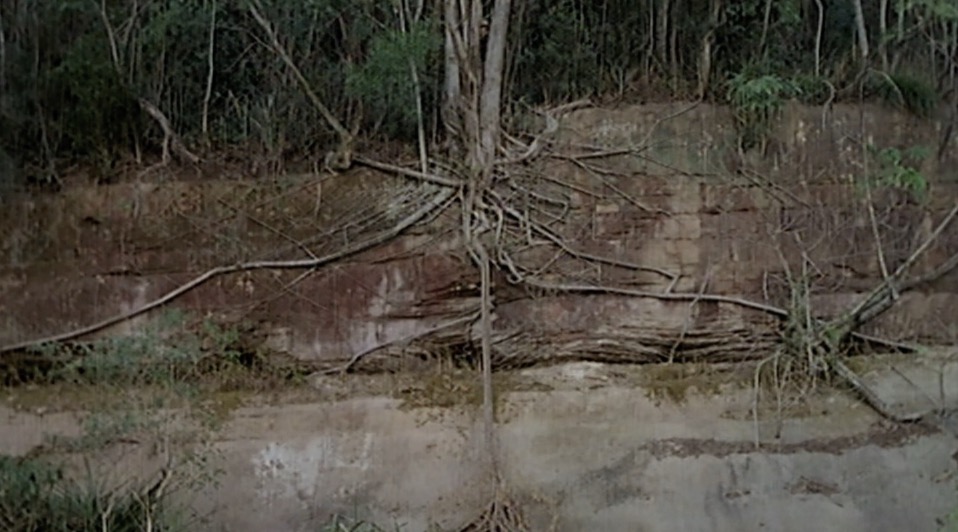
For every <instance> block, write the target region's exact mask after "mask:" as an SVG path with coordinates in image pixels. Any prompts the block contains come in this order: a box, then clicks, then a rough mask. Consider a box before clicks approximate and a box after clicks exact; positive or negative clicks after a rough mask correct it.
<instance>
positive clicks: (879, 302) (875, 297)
mask: <svg viewBox="0 0 958 532" xmlns="http://www.w3.org/2000/svg"><path fill="white" fill-rule="evenodd" d="M955 217H958V203H956V204H955V206H954V207H953V208H952V209H951V211H949V212H948V214H947V215H946V216H945V218H944V219H943V220H942V221H941V223H939V224H938V227H936V228H935V230H934V231H932V233H931V235H929V236H928V238H927V239H925V241H924V242H922V243H921V245H920V246H918V248H917V249H915V251H914V252H912V254H911V255H910V256H909V257H908V258H907V259H905V261H904V262H903V263H902V264H901V265H900V266H899V267H898V268H897V269H896V270H895V272H894V273H892V274H890V275H888V276H887V277H885V278H884V279H883V280H882V282H881V283H880V284H879V285H878V286H876V287H875V288H873V289H872V290H871V292H869V293H868V295H867V296H865V298H864V299H862V301H861V302H860V303H859V304H858V305H856V306H855V307H854V308H853V309H852V310H851V311H849V312H848V313H846V314H845V315H844V316H841V317H840V318H838V319H836V320H833V321H832V322H831V323H830V324H829V326H828V329H829V330H832V331H834V333H833V338H832V339H831V341H832V342H833V343H838V342H840V341H841V340H842V339H843V337H845V336H847V335H848V333H849V332H851V331H853V330H854V329H855V328H857V327H859V326H861V325H862V324H864V323H865V322H867V321H869V320H872V319H874V318H876V317H877V316H879V315H880V314H882V313H883V312H885V311H886V310H888V309H889V308H891V307H892V305H894V303H895V301H896V300H897V299H898V297H899V295H900V294H901V293H902V291H904V290H905V289H907V288H909V287H914V286H916V284H905V285H902V286H898V285H899V283H900V282H901V281H902V279H903V277H904V276H905V274H906V273H907V272H908V269H909V268H911V266H912V265H913V264H914V263H915V262H916V261H917V260H918V259H919V258H920V257H921V256H922V255H924V253H925V252H926V251H927V250H928V248H930V247H931V246H932V244H934V243H935V241H937V240H938V238H939V237H940V236H941V234H942V233H944V231H945V229H947V228H948V226H949V225H950V224H951V222H952V221H953V220H954V219H955ZM956 265H958V257H952V259H950V260H949V261H947V262H946V264H945V266H950V267H951V268H952V269H953V268H954V267H955V266H956ZM948 271H950V270H949V269H948V268H936V269H935V270H934V271H933V272H932V273H935V274H939V276H940V275H944V274H946V273H948ZM931 280H934V278H929V279H923V280H922V282H928V281H931Z"/></svg>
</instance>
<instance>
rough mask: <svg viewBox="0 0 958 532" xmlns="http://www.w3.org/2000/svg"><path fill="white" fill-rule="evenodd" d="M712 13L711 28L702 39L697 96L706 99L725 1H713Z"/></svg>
mask: <svg viewBox="0 0 958 532" xmlns="http://www.w3.org/2000/svg"><path fill="white" fill-rule="evenodd" d="M711 4H712V12H711V16H710V18H709V27H708V30H706V32H705V35H704V36H703V37H702V46H701V50H700V54H699V86H698V90H696V96H698V97H699V99H702V98H705V94H706V93H707V92H708V88H709V80H710V78H711V76H712V45H713V44H714V42H715V30H716V29H718V27H719V25H720V24H721V15H722V7H723V0H711Z"/></svg>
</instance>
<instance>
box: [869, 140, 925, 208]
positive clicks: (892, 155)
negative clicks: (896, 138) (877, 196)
mask: <svg viewBox="0 0 958 532" xmlns="http://www.w3.org/2000/svg"><path fill="white" fill-rule="evenodd" d="M868 152H869V155H870V156H871V158H872V160H873V161H874V162H875V164H876V165H877V166H878V169H877V170H876V171H875V174H874V176H873V177H872V183H873V184H874V185H877V186H879V187H889V188H894V189H898V190H902V191H905V192H908V193H909V194H911V195H912V196H914V197H915V198H916V199H918V200H924V199H926V197H927V193H928V178H926V177H925V175H924V174H922V173H921V171H920V170H919V169H918V166H920V164H921V161H922V160H924V159H925V158H927V157H928V156H929V155H930V154H931V150H929V149H928V148H925V147H923V146H915V147H911V148H908V149H906V150H904V151H902V150H899V149H897V148H884V149H878V148H877V147H875V146H869V147H868Z"/></svg>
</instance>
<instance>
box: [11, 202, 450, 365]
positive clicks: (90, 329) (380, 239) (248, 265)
mask: <svg viewBox="0 0 958 532" xmlns="http://www.w3.org/2000/svg"><path fill="white" fill-rule="evenodd" d="M454 193H455V190H453V189H448V190H443V191H442V192H440V193H438V194H436V195H435V196H434V197H433V198H432V199H431V200H430V201H429V202H428V203H426V204H425V205H423V206H422V207H420V208H419V209H417V210H416V211H415V212H413V213H412V214H410V215H409V216H407V217H406V218H404V219H403V220H401V221H400V222H399V223H398V224H396V226H395V227H393V228H392V229H389V230H387V231H383V232H381V233H380V234H378V235H376V236H374V237H372V238H369V239H367V240H364V241H362V242H358V243H356V244H353V245H351V246H347V247H346V248H345V249H342V250H340V251H337V252H335V253H330V254H328V255H324V256H322V257H318V258H313V259H302V260H285V261H282V260H281V261H270V260H267V261H254V262H244V263H240V264H234V265H232V266H220V267H217V268H213V269H212V270H208V271H207V272H205V273H203V274H202V275H200V276H198V277H195V278H194V279H192V280H190V281H189V282H187V283H185V284H182V285H180V286H178V287H177V288H175V289H173V290H171V291H169V292H167V293H166V294H164V295H163V296H161V297H159V298H157V299H154V300H153V301H150V302H149V303H146V304H145V305H143V306H140V307H138V308H136V309H133V310H131V311H129V312H125V313H122V314H118V315H116V316H112V317H109V318H107V319H105V320H102V321H99V322H97V323H94V324H92V325H88V326H86V327H81V328H79V329H74V330H72V331H68V332H65V333H60V334H55V335H51V336H47V337H44V338H38V339H34V340H27V341H25V342H19V343H15V344H10V345H6V346H3V347H0V354H4V353H10V352H12V351H19V350H22V349H27V348H30V347H35V346H38V345H42V344H46V343H50V342H63V341H66V340H73V339H75V338H79V337H81V336H86V335H88V334H91V333H95V332H97V331H101V330H103V329H106V328H107V327H110V326H112V325H116V324H118V323H122V322H124V321H127V320H130V319H132V318H134V317H136V316H140V315H142V314H145V313H147V312H149V311H151V310H153V309H156V308H158V307H161V306H163V305H165V304H167V303H169V302H171V301H173V300H174V299H176V298H178V297H180V296H182V295H183V294H185V293H187V292H189V291H191V290H193V289H194V288H196V287H198V286H200V285H202V284H204V283H206V282H207V281H209V280H210V279H213V278H215V277H219V276H221V275H227V274H231V273H237V272H244V271H252V270H270V269H272V270H278V269H286V270H290V269H306V268H318V267H320V266H323V265H326V264H328V263H330V262H332V261H335V260H339V259H342V258H345V257H348V256H351V255H355V254H356V253H359V252H362V251H365V250H367V249H370V248H372V247H374V246H377V245H380V244H383V243H384V242H386V241H388V240H389V239H391V238H395V237H396V236H398V235H399V234H400V233H402V232H403V231H405V230H406V229H408V228H409V227H411V226H412V225H414V224H416V223H418V222H419V221H420V220H422V219H423V218H426V217H427V216H429V215H430V214H431V213H432V211H433V210H434V209H436V208H438V207H439V206H440V205H442V204H444V203H445V202H446V201H447V200H449V198H451V197H452V195H453V194H454Z"/></svg>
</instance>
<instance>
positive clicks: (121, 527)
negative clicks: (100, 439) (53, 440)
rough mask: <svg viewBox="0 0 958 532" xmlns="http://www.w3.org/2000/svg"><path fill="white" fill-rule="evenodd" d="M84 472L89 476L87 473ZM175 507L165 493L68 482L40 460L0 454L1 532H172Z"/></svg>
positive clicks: (55, 468)
mask: <svg viewBox="0 0 958 532" xmlns="http://www.w3.org/2000/svg"><path fill="white" fill-rule="evenodd" d="M88 473H89V472H88ZM179 513H180V511H179V509H177V508H176V507H175V505H173V504H172V503H171V502H170V501H169V500H168V498H167V497H166V496H165V495H164V494H158V495H153V494H150V493H147V492H146V490H142V489H141V490H135V489H129V488H128V489H118V488H109V487H106V486H105V485H103V483H101V482H98V481H97V480H96V479H94V478H93V477H92V476H90V475H89V474H88V476H87V477H86V478H84V479H82V480H73V479H71V478H69V476H68V475H66V474H65V473H64V469H63V467H62V466H58V465H55V464H54V463H53V462H52V461H50V460H47V459H43V458H15V457H10V456H2V455H0V529H2V530H4V531H6V532H100V531H103V530H109V531H110V532H142V531H143V530H146V529H147V528H148V524H151V525H152V529H153V530H157V531H164V532H175V531H178V530H182V531H184V532H186V531H188V530H190V528H188V527H185V526H176V523H177V521H178V520H179V519H178V518H179Z"/></svg>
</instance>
